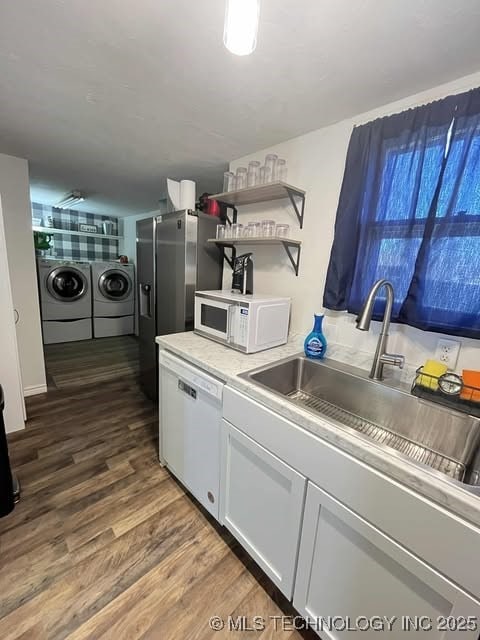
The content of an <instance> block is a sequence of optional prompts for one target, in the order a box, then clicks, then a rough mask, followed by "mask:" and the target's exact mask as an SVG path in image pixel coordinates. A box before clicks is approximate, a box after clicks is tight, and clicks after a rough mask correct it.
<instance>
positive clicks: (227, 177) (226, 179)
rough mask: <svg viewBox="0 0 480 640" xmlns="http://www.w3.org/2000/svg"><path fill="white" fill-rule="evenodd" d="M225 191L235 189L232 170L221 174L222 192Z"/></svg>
mask: <svg viewBox="0 0 480 640" xmlns="http://www.w3.org/2000/svg"><path fill="white" fill-rule="evenodd" d="M227 191H235V174H234V173H233V172H232V171H225V173H224V174H223V193H226V192H227Z"/></svg>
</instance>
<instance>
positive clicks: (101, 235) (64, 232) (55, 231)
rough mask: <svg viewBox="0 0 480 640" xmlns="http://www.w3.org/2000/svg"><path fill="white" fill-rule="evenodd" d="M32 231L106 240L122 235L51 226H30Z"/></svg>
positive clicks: (115, 238) (120, 238)
mask: <svg viewBox="0 0 480 640" xmlns="http://www.w3.org/2000/svg"><path fill="white" fill-rule="evenodd" d="M32 231H41V232H42V233H48V234H50V235H59V234H61V235H66V236H87V238H105V239H106V240H122V239H123V236H109V235H107V234H105V233H89V232H87V231H72V230H71V229H52V228H51V227H32Z"/></svg>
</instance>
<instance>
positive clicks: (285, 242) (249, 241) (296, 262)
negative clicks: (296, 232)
mask: <svg viewBox="0 0 480 640" xmlns="http://www.w3.org/2000/svg"><path fill="white" fill-rule="evenodd" d="M208 242H212V243H215V244H216V245H217V246H219V247H221V248H222V249H223V250H224V251H223V255H224V258H225V260H226V261H227V262H228V264H229V265H230V267H231V268H232V269H233V261H234V260H235V257H236V247H237V246H243V245H246V246H250V247H252V246H255V245H282V246H283V248H284V249H285V251H286V253H287V256H288V257H289V259H290V263H291V265H292V267H293V270H294V271H295V275H296V276H298V269H299V266H300V253H301V248H302V243H301V241H300V240H292V239H291V238H225V240H217V239H216V238H212V239H210V240H208ZM226 247H227V248H229V249H231V250H232V252H231V257H228V256H227V254H226V253H225V248H226Z"/></svg>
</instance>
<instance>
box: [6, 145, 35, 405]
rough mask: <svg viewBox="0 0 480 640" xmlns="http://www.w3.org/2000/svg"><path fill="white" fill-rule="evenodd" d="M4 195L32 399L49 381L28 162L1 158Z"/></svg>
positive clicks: (12, 273)
mask: <svg viewBox="0 0 480 640" xmlns="http://www.w3.org/2000/svg"><path fill="white" fill-rule="evenodd" d="M0 194H1V197H2V206H3V218H4V225H5V238H6V242H7V257H8V264H9V268H10V279H11V285H12V296H13V304H14V306H15V309H16V310H17V311H18V315H19V320H18V323H17V340H18V351H19V357H20V368H21V372H22V379H23V387H24V391H25V394H27V395H31V394H34V393H41V392H44V391H46V379H45V365H44V358H43V346H42V333H41V326H40V310H39V303H38V289H37V276H36V265H35V250H34V246H33V233H32V214H31V209H30V191H29V178H28V163H27V161H26V160H24V159H23V158H15V157H13V156H7V155H4V154H0Z"/></svg>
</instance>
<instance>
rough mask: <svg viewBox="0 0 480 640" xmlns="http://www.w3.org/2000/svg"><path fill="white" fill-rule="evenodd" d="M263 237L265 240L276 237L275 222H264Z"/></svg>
mask: <svg viewBox="0 0 480 640" xmlns="http://www.w3.org/2000/svg"><path fill="white" fill-rule="evenodd" d="M262 236H263V237H264V238H273V237H274V236H275V220H262Z"/></svg>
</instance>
